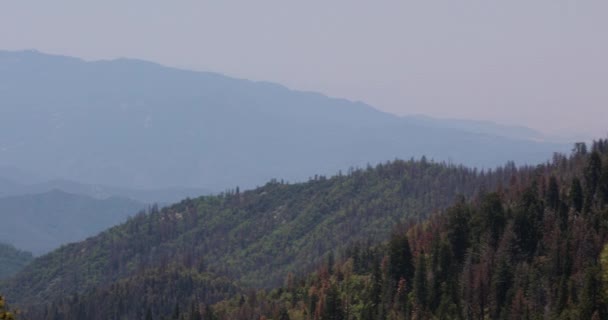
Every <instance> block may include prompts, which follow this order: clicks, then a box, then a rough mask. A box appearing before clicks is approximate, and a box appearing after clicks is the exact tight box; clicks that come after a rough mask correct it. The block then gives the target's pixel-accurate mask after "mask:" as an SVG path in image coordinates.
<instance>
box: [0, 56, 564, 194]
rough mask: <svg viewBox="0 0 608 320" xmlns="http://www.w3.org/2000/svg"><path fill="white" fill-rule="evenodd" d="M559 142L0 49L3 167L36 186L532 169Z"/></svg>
mask: <svg viewBox="0 0 608 320" xmlns="http://www.w3.org/2000/svg"><path fill="white" fill-rule="evenodd" d="M568 146H569V145H566V144H563V145H562V144H555V143H547V142H544V141H543V137H542V135H541V134H539V133H538V132H535V131H533V130H530V129H527V128H521V127H508V126H500V125H496V124H492V123H488V122H468V121H461V120H437V119H430V118H424V117H419V116H413V117H398V116H394V115H391V114H387V113H384V112H380V111H378V110H376V109H374V108H372V107H371V106H369V105H366V104H364V103H360V102H352V101H348V100H344V99H335V98H329V97H327V96H324V95H321V94H318V93H311V92H299V91H293V90H290V89H287V88H285V87H283V86H280V85H276V84H271V83H263V82H252V81H247V80H240V79H233V78H229V77H225V76H222V75H219V74H215V73H208V72H193V71H186V70H178V69H174V68H168V67H164V66H161V65H158V64H154V63H150V62H145V61H138V60H131V59H118V60H112V61H95V62H86V61H83V60H80V59H76V58H70V57H64V56H55V55H48V54H43V53H39V52H36V51H20V52H6V51H2V52H0V166H13V167H17V168H19V169H22V170H25V171H31V172H35V173H37V174H39V175H40V176H41V177H43V178H44V180H54V179H65V180H71V181H79V182H82V183H85V184H92V185H108V186H120V187H123V188H131V189H132V188H136V189H142V188H145V189H165V188H168V187H174V186H186V187H194V188H205V190H212V191H222V190H224V189H226V188H234V187H235V186H237V185H238V186H241V187H247V188H249V187H253V186H256V185H259V184H262V183H264V182H265V181H267V180H269V179H272V178H283V179H286V180H289V181H300V180H306V179H307V178H308V177H310V176H312V175H313V174H327V173H334V172H338V171H339V170H347V169H348V168H349V167H364V166H366V165H367V164H368V163H371V164H374V163H379V162H384V161H387V160H391V159H395V158H405V159H409V158H410V157H416V158H418V157H421V156H422V155H426V156H427V157H428V158H433V159H435V160H438V161H451V162H454V163H464V164H467V165H470V166H477V167H486V168H489V167H494V166H496V165H499V164H502V163H503V161H504V159H512V160H514V161H516V162H518V163H530V164H532V163H539V162H543V161H545V160H547V159H548V158H549V157H550V156H551V154H552V153H553V152H554V151H567V150H568ZM102 193H108V194H112V193H113V192H106V191H105V190H104V192H102ZM86 194H89V195H90V194H91V193H90V192H88V193H86ZM138 200H142V198H139V199H138Z"/></svg>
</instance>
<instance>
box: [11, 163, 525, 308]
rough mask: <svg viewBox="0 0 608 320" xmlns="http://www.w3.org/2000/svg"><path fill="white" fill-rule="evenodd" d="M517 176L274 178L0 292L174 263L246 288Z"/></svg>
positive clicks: (64, 260) (48, 264)
mask: <svg viewBox="0 0 608 320" xmlns="http://www.w3.org/2000/svg"><path fill="white" fill-rule="evenodd" d="M516 173H517V169H516V168H515V167H514V166H513V165H509V166H507V167H505V168H500V169H498V170H496V171H493V172H478V171H476V170H470V169H466V168H464V167H457V166H452V165H445V164H435V163H431V162H428V161H427V160H425V159H422V160H421V161H413V160H411V161H394V162H391V163H387V164H383V165H379V166H377V167H375V168H371V167H370V168H367V169H361V170H352V171H351V172H349V173H347V174H339V175H336V176H334V177H331V178H327V177H323V176H318V177H314V178H313V179H312V180H311V181H309V182H307V183H300V184H286V183H282V182H280V181H272V182H270V183H268V184H267V185H265V186H263V187H260V188H258V189H254V190H251V191H246V192H240V190H238V189H237V190H233V191H231V192H228V193H225V194H222V195H219V196H205V197H201V198H197V199H187V200H184V201H182V202H181V203H178V204H175V205H173V206H170V207H167V208H164V209H162V210H158V209H156V208H152V209H151V210H150V212H147V213H141V214H139V215H137V216H135V217H134V218H132V219H131V220H130V221H128V222H127V223H125V224H123V225H120V226H117V227H114V228H111V229H109V230H108V231H106V232H103V233H102V234H100V235H99V236H96V237H93V238H89V239H87V240H86V241H83V242H80V243H76V244H71V245H67V246H64V247H62V248H61V249H59V250H56V251H54V252H52V253H50V254H48V255H45V256H42V257H40V258H38V259H37V260H36V261H34V262H33V263H32V264H30V265H29V266H28V267H27V268H26V269H24V270H23V271H22V272H20V273H19V274H18V275H17V276H16V277H14V278H12V279H10V281H8V282H6V283H4V284H3V285H2V289H1V290H0V291H1V292H4V293H5V294H6V295H7V296H8V297H10V300H11V301H16V302H18V303H20V304H39V303H42V302H48V301H53V300H55V299H58V298H62V297H66V296H69V295H71V294H75V293H84V292H88V291H89V290H93V289H94V288H97V289H99V288H100V287H101V288H107V287H109V286H111V285H112V284H113V283H114V282H115V281H119V280H121V279H125V281H126V283H129V282H131V283H132V280H129V279H133V277H138V276H141V274H142V272H146V270H152V269H159V268H160V269H163V268H172V267H171V266H172V265H179V266H181V267H183V268H186V269H196V270H197V272H208V273H213V274H216V275H218V276H226V277H229V278H230V279H233V281H236V282H237V283H238V284H239V285H240V286H242V287H248V286H258V287H272V286H276V285H279V284H281V283H282V281H283V279H284V277H285V276H286V275H287V274H288V272H295V273H299V272H304V271H307V270H313V269H314V267H315V266H317V265H318V264H319V263H320V262H322V261H323V260H324V259H325V258H326V257H327V255H328V254H330V253H331V252H335V251H336V250H338V249H340V248H344V247H345V246H347V245H348V244H349V243H353V242H355V241H370V243H379V242H381V241H383V240H385V239H386V238H387V237H388V235H389V234H390V231H391V228H392V226H394V225H395V224H396V223H399V222H400V221H403V220H406V219H410V218H411V219H422V218H424V217H426V216H427V215H428V214H429V213H432V212H435V211H436V210H439V209H441V208H444V207H445V206H447V205H449V204H450V203H452V202H453V201H454V199H456V198H457V196H458V195H460V194H464V195H467V196H472V195H474V194H475V193H476V192H477V191H478V190H481V189H494V188H495V187H496V186H497V185H499V184H504V183H506V182H507V181H508V180H509V179H510V177H511V176H513V175H514V174H516ZM155 288H157V289H159V290H162V289H161V288H162V287H158V286H156V287H155ZM97 289H96V290H97ZM172 292H173V291H167V292H163V293H164V294H160V293H159V294H160V296H163V297H167V298H166V299H167V300H165V301H164V303H165V304H166V303H170V304H171V305H173V304H174V303H175V301H172V300H173V298H170V297H171V296H172ZM217 300H218V299H217V297H214V299H209V300H206V301H203V302H205V303H212V302H217ZM139 302H140V303H142V304H143V303H144V301H139ZM129 307H130V309H129V310H128V312H135V311H136V310H139V309H141V308H143V307H142V306H141V305H130V306H129ZM129 314H131V315H132V313H129Z"/></svg>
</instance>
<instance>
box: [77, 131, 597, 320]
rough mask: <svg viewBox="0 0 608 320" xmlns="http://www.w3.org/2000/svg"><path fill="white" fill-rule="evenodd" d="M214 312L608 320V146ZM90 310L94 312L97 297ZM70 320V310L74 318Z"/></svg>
mask: <svg viewBox="0 0 608 320" xmlns="http://www.w3.org/2000/svg"><path fill="white" fill-rule="evenodd" d="M593 150H594V152H593V153H590V154H586V153H575V154H573V155H572V156H571V157H569V158H565V157H558V158H556V159H557V161H555V162H553V163H552V164H551V165H546V166H542V167H539V168H537V170H533V171H529V172H528V175H527V176H520V177H519V178H524V179H516V180H514V181H513V182H512V183H511V184H510V185H509V187H508V188H504V189H500V190H499V191H498V192H490V193H486V194H482V195H480V196H479V197H477V198H476V199H474V200H473V201H464V200H463V201H458V202H456V203H455V204H454V205H453V206H452V207H450V208H448V209H447V210H445V212H444V213H443V214H441V215H436V216H433V217H432V218H431V219H429V220H428V221H424V222H421V223H418V224H412V225H410V226H407V227H403V226H401V227H396V228H395V230H394V233H393V235H392V236H391V239H390V241H388V243H386V244H384V245H382V246H375V247H369V246H366V245H357V246H353V247H351V248H349V250H345V252H344V253H343V255H342V257H341V259H340V260H338V262H336V263H335V264H334V263H332V262H328V263H327V264H325V265H323V266H320V267H319V268H318V269H317V270H318V271H317V272H316V273H313V274H310V275H309V276H307V277H303V278H301V279H297V278H296V279H294V278H291V279H288V281H286V285H285V286H284V287H281V288H278V289H276V290H273V291H272V292H269V293H262V292H260V293H258V296H257V297H259V296H261V295H262V294H263V297H265V298H264V299H260V298H257V299H250V298H251V297H253V298H256V295H255V294H249V295H248V296H247V297H248V299H244V298H243V297H242V296H238V295H237V296H235V297H233V298H232V299H230V300H227V301H224V302H222V303H219V304H218V305H216V306H215V307H214V309H215V312H216V315H217V316H219V319H251V318H260V317H267V318H272V319H278V318H281V319H285V317H286V316H288V317H289V318H290V319H312V318H315V319H316V318H320V319H371V320H376V319H395V320H396V319H606V318H607V317H608V296H606V290H607V288H608V278H607V277H608V225H607V224H606V223H605V222H606V219H607V218H608V140H601V141H597V142H595V144H594V148H593ZM85 300H87V301H90V302H89V303H84V304H85V305H94V304H95V302H94V301H95V299H94V297H93V296H89V297H87V298H86V299H85ZM68 314H69V313H68Z"/></svg>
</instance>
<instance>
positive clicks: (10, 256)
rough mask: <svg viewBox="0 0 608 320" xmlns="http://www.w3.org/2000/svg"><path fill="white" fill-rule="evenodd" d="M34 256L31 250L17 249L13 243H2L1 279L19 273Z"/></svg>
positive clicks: (0, 254) (0, 251)
mask: <svg viewBox="0 0 608 320" xmlns="http://www.w3.org/2000/svg"><path fill="white" fill-rule="evenodd" d="M32 259H34V257H32V254H31V253H30V252H25V251H21V250H18V249H16V248H15V247H13V246H12V245H9V244H5V243H0V279H5V278H7V277H9V276H11V275H13V274H15V273H17V272H18V271H19V270H21V268H23V267H24V266H25V265H26V264H28V263H29V262H30V261H32Z"/></svg>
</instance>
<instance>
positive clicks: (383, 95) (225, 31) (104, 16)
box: [0, 0, 608, 137]
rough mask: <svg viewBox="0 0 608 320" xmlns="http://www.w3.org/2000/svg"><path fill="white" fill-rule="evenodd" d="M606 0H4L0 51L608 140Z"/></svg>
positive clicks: (607, 7)
mask: <svg viewBox="0 0 608 320" xmlns="http://www.w3.org/2000/svg"><path fill="white" fill-rule="evenodd" d="M607 32H608V1H606V0H571V1H566V0H508V1H507V0H460V1H454V0H445V1H439V0H418V1H407V0H401V1H380V0H378V1H369V0H367V1H359V0H306V1H289V0H273V1H270V0H255V1H251V0H243V1H231V0H214V1H204V0H198V1H195V0H179V1H167V0H163V1H160V0H158V1H154V0H145V1H144V0H130V1H125V0H104V1H82V0H73V1H67V0H53V1H44V0H41V1H31V0H18V1H17V0H7V1H3V2H2V3H1V4H0V49H4V50H15V49H30V48H32V49H38V50H40V51H44V52H50V53H59V54H66V55H72V56H78V57H82V58H85V59H107V58H115V57H132V58H141V59H146V60H152V61H156V62H160V63H162V64H165V65H170V66H178V67H186V68H191V69H198V70H209V71H215V72H220V73H224V74H227V75H231V76H236V77H241V78H248V79H253V80H266V81H272V82H278V83H282V84H284V85H287V86H289V87H291V88H294V89H302V90H312V91H319V92H323V93H326V94H328V95H331V96H338V97H344V98H348V99H351V100H362V101H365V102H367V103H370V104H372V105H374V106H375V107H377V108H379V109H381V110H385V111H388V112H392V113H396V114H402V115H404V114H427V115H431V116H437V117H453V118H468V119H485V120H493V121H496V122H501V123H510V124H522V125H526V126H530V127H533V128H536V129H540V130H542V131H545V132H548V133H556V132H560V133H568V134H571V133H583V134H586V135H593V136H596V137H597V136H603V137H605V136H606V134H607V133H608V88H607V85H608V61H607V59H608V33H607Z"/></svg>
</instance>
